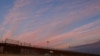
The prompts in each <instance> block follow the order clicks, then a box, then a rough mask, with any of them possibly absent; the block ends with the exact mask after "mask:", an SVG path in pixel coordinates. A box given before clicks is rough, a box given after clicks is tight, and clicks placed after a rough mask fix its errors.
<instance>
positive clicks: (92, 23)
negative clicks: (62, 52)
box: [0, 0, 100, 49]
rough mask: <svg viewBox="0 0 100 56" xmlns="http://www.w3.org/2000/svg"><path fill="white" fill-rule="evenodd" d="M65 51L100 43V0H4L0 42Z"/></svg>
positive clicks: (0, 7)
mask: <svg viewBox="0 0 100 56" xmlns="http://www.w3.org/2000/svg"><path fill="white" fill-rule="evenodd" d="M1 39H2V40H5V39H14V40H19V41H21V42H27V43H31V44H33V45H37V46H44V47H45V46H46V44H47V43H46V41H49V47H50V48H57V49H65V48H67V47H69V46H71V47H74V46H80V45H85V44H90V43H95V42H98V41H100V0H0V40H1Z"/></svg>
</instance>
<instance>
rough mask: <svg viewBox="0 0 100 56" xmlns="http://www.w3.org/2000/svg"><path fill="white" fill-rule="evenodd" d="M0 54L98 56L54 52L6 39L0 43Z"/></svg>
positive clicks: (60, 51) (61, 51)
mask: <svg viewBox="0 0 100 56" xmlns="http://www.w3.org/2000/svg"><path fill="white" fill-rule="evenodd" d="M0 53H3V54H7V53H8V54H9V53H11V54H40V55H44V54H47V53H48V54H52V55H57V56H59V55H61V54H63V55H74V56H75V55H76V56H99V55H95V54H87V53H78V52H72V51H63V50H54V49H47V48H38V47H35V46H32V45H31V44H30V43H25V42H23V43H22V42H20V41H16V40H12V39H6V40H5V41H0Z"/></svg>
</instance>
